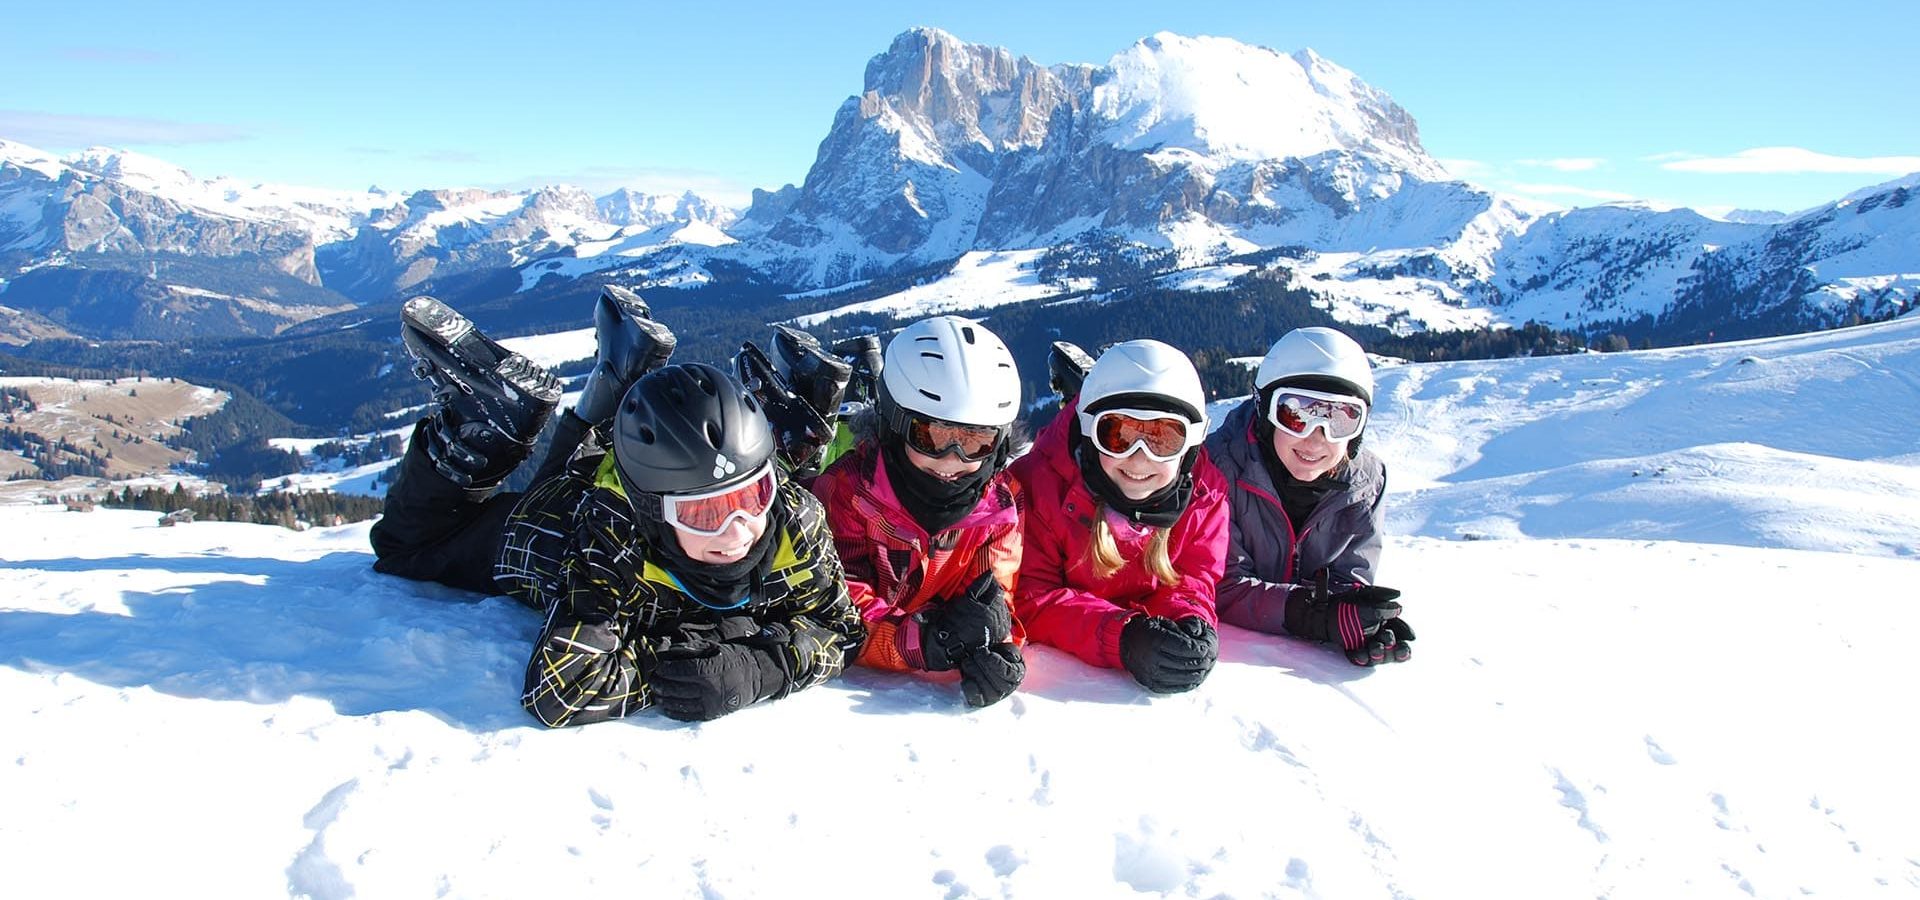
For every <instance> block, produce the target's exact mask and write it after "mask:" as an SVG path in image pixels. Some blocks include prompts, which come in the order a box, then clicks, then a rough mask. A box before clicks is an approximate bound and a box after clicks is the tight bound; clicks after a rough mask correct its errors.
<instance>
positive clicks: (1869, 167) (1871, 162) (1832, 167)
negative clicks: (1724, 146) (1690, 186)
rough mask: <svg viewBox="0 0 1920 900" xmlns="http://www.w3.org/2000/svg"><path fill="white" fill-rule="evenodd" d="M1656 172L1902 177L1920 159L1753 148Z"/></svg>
mask: <svg viewBox="0 0 1920 900" xmlns="http://www.w3.org/2000/svg"><path fill="white" fill-rule="evenodd" d="M1660 168H1663V169H1667V170H1670V171H1674V172H1702V173H1707V174H1714V175H1730V174H1739V175H1785V174H1804V173H1820V174H1838V175H1905V174H1907V173H1909V172H1920V156H1832V155H1830V154H1826V153H1818V152H1815V151H1812V150H1806V149H1803V148H1800V147H1755V148H1753V149H1751V150H1742V151H1740V152H1739V153H1735V154H1733V155H1732V156H1701V157H1692V158H1686V159H1677V160H1674V161H1672V162H1665V163H1661V164H1660Z"/></svg>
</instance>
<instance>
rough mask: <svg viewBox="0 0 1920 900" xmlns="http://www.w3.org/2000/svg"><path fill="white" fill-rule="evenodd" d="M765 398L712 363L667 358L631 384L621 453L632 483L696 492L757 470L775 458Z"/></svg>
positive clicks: (621, 424) (650, 490)
mask: <svg viewBox="0 0 1920 900" xmlns="http://www.w3.org/2000/svg"><path fill="white" fill-rule="evenodd" d="M773 449H774V448H773V429H772V428H770V427H769V426H768V425H767V414H766V411H765V410H764V409H762V408H761V406H760V401H758V400H756V399H754V397H753V395H752V394H749V393H747V390H746V389H745V388H743V387H741V386H740V382H738V381H735V380H734V378H733V376H731V375H728V374H727V373H726V372H724V371H722V370H720V369H717V368H714V367H713V366H709V365H707V364H705V363H686V364H682V365H673V366H665V367H663V368H660V369H656V370H654V371H652V372H649V373H647V374H646V375H645V376H642V377H641V378H640V380H639V381H636V382H634V383H633V387H630V388H628V389H627V393H626V396H625V397H622V398H621V400H620V410H619V412H618V413H616V414H615V415H614V417H613V459H614V465H615V467H616V468H618V469H619V470H620V480H621V483H622V484H624V485H625V486H626V488H627V490H629V491H638V492H641V493H643V494H655V495H658V494H688V493H697V492H700V491H705V490H711V489H713V488H717V487H722V486H724V485H726V484H727V483H728V482H730V481H740V480H744V479H746V478H748V477H751V476H752V475H753V474H754V473H755V472H758V471H760V467H761V466H764V465H766V463H767V460H769V459H772V458H773Z"/></svg>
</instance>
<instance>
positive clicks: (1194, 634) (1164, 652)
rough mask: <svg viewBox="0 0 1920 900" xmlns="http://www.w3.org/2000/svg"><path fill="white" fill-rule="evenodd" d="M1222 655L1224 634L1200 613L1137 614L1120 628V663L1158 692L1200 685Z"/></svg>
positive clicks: (1173, 691) (1146, 686)
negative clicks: (1174, 615)
mask: <svg viewBox="0 0 1920 900" xmlns="http://www.w3.org/2000/svg"><path fill="white" fill-rule="evenodd" d="M1219 658H1220V636H1219V635H1218V634H1217V633H1215V632H1214V630H1213V626H1212V625H1208V624H1207V623H1206V620H1204V619H1201V618H1200V617H1199V616H1187V617H1186V618H1183V619H1180V620H1179V621H1177V622H1176V621H1174V620H1173V619H1169V618H1166V617H1164V616H1135V617H1133V618H1132V619H1129V620H1127V624H1126V627H1124V628H1122V629H1121V631H1120V664H1121V665H1123V666H1126V668H1127V671H1128V672H1130V673H1132V674H1133V680H1135V681H1138V682H1140V684H1141V686H1142V687H1145V688H1146V689H1147V690H1149V691H1152V692H1154V693H1156V694H1177V693H1180V692H1181V691H1190V690H1193V689H1194V688H1197V687H1199V686H1200V682H1202V681H1205V680H1206V679H1207V673H1209V672H1211V671H1213V663H1214V661H1215V660H1217V659H1219Z"/></svg>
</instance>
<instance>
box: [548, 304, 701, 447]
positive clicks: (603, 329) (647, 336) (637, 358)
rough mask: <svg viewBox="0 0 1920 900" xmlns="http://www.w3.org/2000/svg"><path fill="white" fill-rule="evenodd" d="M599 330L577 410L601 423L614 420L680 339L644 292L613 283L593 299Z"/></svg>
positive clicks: (590, 420)
mask: <svg viewBox="0 0 1920 900" xmlns="http://www.w3.org/2000/svg"><path fill="white" fill-rule="evenodd" d="M593 333H594V340H595V342H596V343H597V345H598V348H597V350H596V352H595V354H594V356H595V361H594V364H593V371H592V372H590V373H588V374H587V381H586V384H585V385H583V386H582V387H581V389H580V399H578V400H576V401H574V404H573V414H574V415H576V416H579V417H580V418H581V419H582V420H584V421H585V422H586V423H587V424H588V425H591V426H593V427H594V428H596V429H598V428H602V427H604V426H605V425H606V424H607V423H608V422H611V421H613V414H614V412H615V411H616V410H618V409H619V408H620V398H621V397H623V396H625V395H626V393H627V388H629V387H632V386H633V383H634V382H636V381H639V380H640V376H642V375H645V374H647V373H648V372H651V371H653V370H655V369H658V368H660V367H661V366H664V365H666V364H667V360H668V358H670V357H672V356H673V348H674V346H675V345H676V344H678V343H679V339H678V338H675V337H674V336H673V332H672V331H671V330H669V329H668V328H667V326H665V325H663V324H661V323H659V322H656V321H654V319H653V311H652V310H651V309H650V308H649V307H648V306H647V301H645V300H642V299H640V295H639V294H636V293H634V292H632V291H630V290H627V289H626V288H623V287H618V286H616V285H611V284H610V285H607V286H605V287H603V288H601V290H600V299H599V300H598V301H597V302H595V303H594V305H593Z"/></svg>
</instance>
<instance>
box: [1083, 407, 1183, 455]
mask: <svg viewBox="0 0 1920 900" xmlns="http://www.w3.org/2000/svg"><path fill="white" fill-rule="evenodd" d="M1190 427H1192V423H1190V422H1188V421H1187V420H1186V419H1184V418H1182V417H1180V416H1166V417H1157V418H1151V419H1148V418H1142V417H1139V416H1135V415H1132V414H1130V413H1124V412H1103V413H1101V414H1099V415H1098V416H1095V417H1094V419H1093V445H1094V447H1096V448H1098V449H1099V451H1100V452H1101V453H1105V454H1106V455H1108V456H1126V455H1127V454H1129V453H1132V452H1133V448H1134V445H1136V444H1138V445H1140V446H1142V447H1144V448H1145V449H1146V451H1147V455H1148V456H1150V457H1152V458H1154V459H1156V460H1160V461H1163V462H1164V461H1166V460H1169V459H1173V458H1175V457H1177V456H1179V455H1180V454H1182V453H1185V452H1187V431H1188V429H1189V428H1190Z"/></svg>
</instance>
